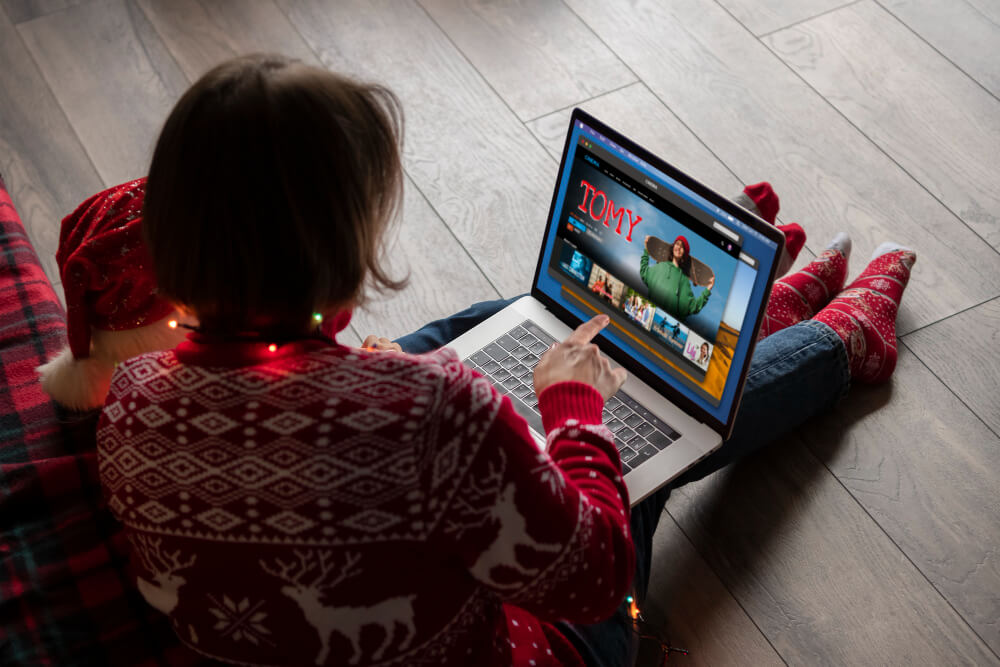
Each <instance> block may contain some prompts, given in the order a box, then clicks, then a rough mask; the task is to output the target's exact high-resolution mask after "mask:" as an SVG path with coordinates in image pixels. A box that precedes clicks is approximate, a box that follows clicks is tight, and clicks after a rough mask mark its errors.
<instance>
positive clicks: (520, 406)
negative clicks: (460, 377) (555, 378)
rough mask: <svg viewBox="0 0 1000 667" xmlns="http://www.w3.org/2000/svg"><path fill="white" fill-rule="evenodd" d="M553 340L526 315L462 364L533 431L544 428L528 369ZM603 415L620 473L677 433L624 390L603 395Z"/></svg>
mask: <svg viewBox="0 0 1000 667" xmlns="http://www.w3.org/2000/svg"><path fill="white" fill-rule="evenodd" d="M554 342H555V339H554V338H552V336H550V335H548V334H547V333H545V332H544V331H543V330H542V329H541V327H539V326H538V325H537V324H535V323H534V322H532V321H531V320H525V321H524V322H521V324H519V325H518V326H516V327H514V328H513V329H511V330H510V331H508V332H507V333H505V334H504V335H502V336H500V337H499V338H497V339H496V340H495V341H493V342H492V343H490V344H489V345H487V346H485V347H483V348H482V349H480V350H478V351H476V352H475V353H473V354H472V355H470V356H469V358H468V359H465V360H464V363H465V365H466V366H468V367H469V368H472V369H474V370H477V371H479V372H480V373H482V374H483V375H484V376H485V377H487V378H488V379H489V380H490V381H491V382H492V383H493V385H494V386H495V387H496V388H497V390H498V391H499V392H500V393H502V394H504V395H506V396H507V397H508V398H509V399H510V401H511V403H513V405H514V409H515V410H517V413H518V414H519V415H521V416H522V417H524V418H525V419H526V420H527V421H528V423H529V424H530V425H531V427H532V428H533V429H535V431H537V432H538V433H545V429H543V428H542V415H541V413H540V412H539V411H538V399H537V398H536V397H535V390H534V388H533V384H532V372H533V370H534V368H535V364H537V363H538V359H539V357H541V356H542V353H544V352H545V351H546V350H548V349H549V346H550V345H552V343H554ZM603 416H604V423H605V424H606V425H607V427H608V428H609V429H611V432H612V433H614V434H615V446H616V447H617V448H618V453H619V454H620V455H621V460H622V472H623V473H627V472H631V471H632V470H633V469H634V468H635V467H636V466H638V465H640V464H642V463H644V462H646V461H648V460H649V459H650V458H652V457H653V456H654V455H655V454H656V453H657V452H659V451H661V450H663V449H665V448H666V447H667V445H669V444H670V443H671V442H674V441H675V440H677V439H678V438H679V437H680V434H678V433H677V431H675V430H674V429H673V428H671V427H670V426H669V425H668V424H666V423H664V422H663V421H661V420H660V419H658V418H657V417H656V416H654V415H652V414H650V412H649V411H647V410H646V409H645V408H643V407H642V406H641V405H639V403H637V402H636V401H635V399H633V398H632V397H631V396H629V395H628V394H626V393H625V392H623V391H619V392H618V393H617V394H615V395H614V396H612V397H611V398H609V399H608V401H607V402H606V403H605V404H604V415H603Z"/></svg>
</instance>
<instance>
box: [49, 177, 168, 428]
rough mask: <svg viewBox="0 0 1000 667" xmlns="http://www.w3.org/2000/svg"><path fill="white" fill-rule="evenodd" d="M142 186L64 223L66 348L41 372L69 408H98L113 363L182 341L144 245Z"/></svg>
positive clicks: (61, 258) (99, 199)
mask: <svg viewBox="0 0 1000 667" xmlns="http://www.w3.org/2000/svg"><path fill="white" fill-rule="evenodd" d="M145 185H146V181H145V179H139V180H136V181H130V182H128V183H123V184H122V185H118V186H115V187H113V188H109V189H108V190H105V191H104V192H100V193H98V194H96V195H94V196H93V197H91V198H90V199H88V200H87V201H85V202H83V203H82V204H81V205H80V206H79V207H78V208H77V209H76V211H74V212H73V213H71V214H70V215H68V216H66V218H65V219H63V222H62V232H61V233H60V236H59V249H58V251H57V252H56V262H57V263H58V265H59V274H60V277H61V278H62V284H63V292H64V294H65V296H66V329H67V330H66V334H67V338H68V339H69V341H68V342H69V345H68V347H67V348H66V349H64V350H63V351H62V352H61V353H60V354H59V356H58V357H56V358H55V359H53V360H51V361H49V362H47V363H46V364H44V365H42V366H40V367H39V369H38V371H39V374H40V375H41V377H42V387H43V388H44V389H45V391H46V392H48V394H49V395H50V396H52V398H53V399H55V400H56V401H57V402H59V403H62V404H63V405H66V406H67V407H70V408H74V409H79V410H85V409H90V408H96V407H100V406H101V405H103V404H104V398H105V397H106V396H107V392H108V388H109V386H110V382H111V374H112V372H113V371H114V366H115V364H116V363H118V362H119V361H123V360H124V359H128V358H129V357H133V356H136V355H138V354H142V353H143V352H149V351H151V350H158V349H168V348H171V347H173V346H174V345H175V344H176V343H178V342H179V341H180V340H181V339H182V338H183V332H179V331H177V330H176V329H172V328H170V327H169V326H167V321H168V319H169V318H170V317H172V316H176V311H175V309H174V307H173V306H172V305H171V304H170V303H169V302H167V301H165V300H164V299H162V298H160V297H159V296H158V294H157V291H156V280H155V278H154V276H153V271H152V268H151V266H150V259H149V252H148V251H147V249H146V246H145V243H144V242H143V239H142V217H141V216H142V201H143V197H144V195H145Z"/></svg>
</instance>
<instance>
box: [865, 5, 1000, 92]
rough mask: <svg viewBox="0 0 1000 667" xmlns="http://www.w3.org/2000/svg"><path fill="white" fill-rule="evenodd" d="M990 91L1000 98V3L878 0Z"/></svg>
mask: <svg viewBox="0 0 1000 667" xmlns="http://www.w3.org/2000/svg"><path fill="white" fill-rule="evenodd" d="M880 3H881V4H882V6H883V7H885V8H886V9H887V10H888V11H889V12H891V13H892V14H893V15H895V16H896V17H897V18H898V19H900V20H901V21H903V22H904V23H905V24H906V25H908V26H909V27H910V28H911V29H912V30H914V31H915V32H916V33H917V34H919V35H920V36H921V37H922V38H923V39H925V40H927V41H928V42H929V43H930V44H931V45H932V46H934V48H936V49H937V50H938V51H940V52H941V53H942V54H944V55H945V57H947V58H948V59H950V60H951V61H952V62H954V63H955V64H956V65H958V66H959V67H961V68H962V70H963V71H965V72H966V73H967V74H968V75H969V76H971V77H972V78H974V79H975V80H976V81H978V82H979V83H980V84H982V85H983V86H984V87H985V88H987V89H988V90H989V91H990V92H992V93H993V94H994V95H996V96H997V97H1000V60H998V59H997V53H996V50H997V44H1000V4H998V3H996V2H991V1H990V0H948V2H940V0H880Z"/></svg>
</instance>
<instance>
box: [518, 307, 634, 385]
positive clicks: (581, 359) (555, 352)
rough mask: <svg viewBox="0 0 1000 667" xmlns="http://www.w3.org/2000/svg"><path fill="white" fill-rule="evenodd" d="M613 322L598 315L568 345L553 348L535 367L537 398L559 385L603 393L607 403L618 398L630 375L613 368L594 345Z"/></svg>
mask: <svg viewBox="0 0 1000 667" xmlns="http://www.w3.org/2000/svg"><path fill="white" fill-rule="evenodd" d="M610 321H611V319H610V318H609V317H608V316H607V315H597V316H595V317H593V318H591V319H590V320H589V321H588V322H584V323H583V324H581V325H580V326H579V327H577V328H576V331H574V332H573V333H571V334H570V335H569V338H567V339H566V340H565V341H563V342H562V343H556V344H555V345H553V346H552V347H551V348H549V350H548V351H547V352H546V353H545V354H543V355H542V358H541V359H540V360H539V361H538V365H537V366H535V376H534V379H535V395H536V396H538V395H541V393H542V392H543V391H545V389H547V388H548V387H550V386H552V385H554V384H556V383H557V382H567V381H576V382H582V383H584V384H588V385H590V386H591V387H593V388H594V389H596V390H597V391H599V392H600V394H601V396H603V397H604V400H608V399H609V398H611V397H612V396H614V394H615V392H617V391H618V390H619V389H620V388H621V386H622V385H623V384H625V379H626V378H627V377H628V374H627V373H626V372H625V369H624V368H614V369H613V368H611V364H610V363H609V362H608V360H607V358H605V357H603V356H601V353H600V351H599V350H598V349H597V346H596V345H594V344H593V343H591V342H590V341H592V340H593V339H594V336H596V335H597V334H599V333H600V332H601V329H603V328H604V327H606V326H607V325H608V322H610Z"/></svg>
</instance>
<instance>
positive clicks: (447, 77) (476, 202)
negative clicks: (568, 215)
mask: <svg viewBox="0 0 1000 667" xmlns="http://www.w3.org/2000/svg"><path fill="white" fill-rule="evenodd" d="M281 6H282V8H283V9H285V10H286V13H287V14H288V15H289V18H290V19H291V21H292V23H293V24H294V25H295V26H296V27H297V28H298V30H299V32H301V33H302V35H303V36H304V37H305V39H306V41H307V42H308V43H309V44H310V46H312V48H313V50H314V51H316V52H317V53H318V54H319V56H320V59H321V60H322V62H323V64H324V65H325V66H327V67H329V68H331V69H334V70H339V71H345V72H348V73H350V74H354V75H356V76H361V77H365V78H370V79H375V80H377V81H380V82H383V83H386V84H388V85H389V87H391V88H392V89H393V90H394V91H395V92H396V93H397V94H398V95H399V96H400V98H401V100H402V101H403V106H404V110H405V112H406V114H407V126H406V130H407V132H406V144H405V156H404V160H405V165H406V169H407V173H408V174H409V175H410V177H411V178H412V179H413V182H414V183H415V184H416V185H417V187H418V188H420V190H421V192H423V193H424V195H425V196H426V197H427V199H428V201H429V202H430V204H431V206H433V207H434V210H435V211H436V212H437V213H438V215H440V216H441V218H442V219H443V220H444V221H445V223H446V224H447V225H448V226H449V227H450V228H451V230H452V231H453V232H454V234H455V236H456V237H457V238H458V240H459V241H460V242H461V243H462V244H463V245H464V247H465V248H466V249H467V250H468V251H469V254H470V255H471V256H472V258H473V260H474V261H475V262H476V264H477V265H479V266H480V267H481V269H482V270H483V272H484V273H485V275H486V276H487V278H488V279H489V280H490V282H491V283H492V284H493V285H496V286H497V288H498V290H499V291H500V293H501V294H502V295H503V296H505V297H506V296H515V295H517V294H520V293H523V292H525V291H527V290H528V289H529V288H530V285H531V277H532V276H533V275H534V271H535V264H536V262H537V259H538V255H537V248H538V246H539V242H540V239H541V234H542V230H543V228H544V226H545V219H546V215H547V213H548V208H549V203H550V201H551V195H552V184H553V182H554V179H555V175H556V168H557V165H556V164H555V163H554V162H553V161H552V159H551V158H550V157H549V156H548V154H547V153H546V152H545V149H543V148H542V147H541V146H540V145H539V144H538V143H537V142H536V141H535V139H534V138H533V137H532V135H531V133H530V132H529V131H528V130H527V129H526V128H525V127H524V125H522V124H521V122H520V121H519V120H518V119H517V117H516V116H514V114H513V113H512V112H511V111H510V110H509V109H508V108H507V107H506V105H505V104H504V103H503V102H502V101H501V100H500V99H499V98H497V96H496V95H495V94H494V93H493V91H492V90H490V88H489V87H488V86H487V85H486V83H485V82H484V81H483V80H482V78H481V77H480V76H479V74H478V73H477V72H476V71H475V70H474V69H473V68H472V67H471V66H470V65H469V63H468V62H467V61H466V60H465V58H464V57H463V56H462V54H461V53H459V52H458V51H457V50H456V49H455V47H454V46H453V45H452V44H451V42H449V41H448V39H447V37H446V36H445V35H444V34H443V33H442V32H441V31H440V30H439V29H438V28H437V26H436V25H435V24H434V23H433V22H432V21H431V20H430V18H428V16H427V15H426V14H425V13H424V11H423V10H422V9H421V8H420V7H418V6H417V5H416V4H415V3H413V2H386V1H385V0H377V1H374V2H361V1H360V0H351V1H349V2H338V3H336V4H331V3H325V2H320V1H319V0H303V1H302V2H296V1H291V0H289V1H288V2H284V1H283V2H281Z"/></svg>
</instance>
